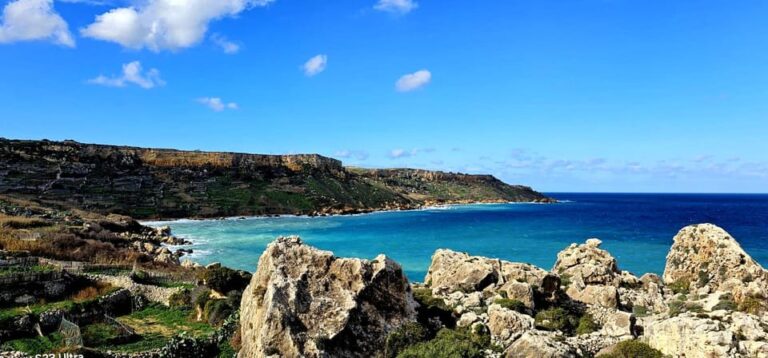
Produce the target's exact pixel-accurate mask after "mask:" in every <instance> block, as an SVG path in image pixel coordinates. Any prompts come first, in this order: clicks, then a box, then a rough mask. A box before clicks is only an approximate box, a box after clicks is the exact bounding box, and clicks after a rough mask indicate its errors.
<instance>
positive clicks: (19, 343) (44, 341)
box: [0, 333, 63, 354]
mask: <svg viewBox="0 0 768 358" xmlns="http://www.w3.org/2000/svg"><path fill="white" fill-rule="evenodd" d="M62 346H63V341H62V338H61V335H60V334H58V333H53V334H51V335H48V336H45V337H35V338H24V339H16V340H12V341H8V342H5V343H3V344H2V345H0V351H3V352H8V351H18V352H24V353H27V354H40V353H43V352H45V353H53V352H59V351H60V349H61V347H62Z"/></svg>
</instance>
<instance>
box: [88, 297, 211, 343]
mask: <svg viewBox="0 0 768 358" xmlns="http://www.w3.org/2000/svg"><path fill="white" fill-rule="evenodd" d="M193 314H194V312H193V311H192V310H185V309H172V308H167V307H164V306H161V305H150V306H148V307H147V308H145V309H143V310H141V311H138V312H134V313H132V314H130V315H127V316H123V317H119V318H117V320H118V321H119V322H120V323H122V324H125V325H127V326H129V327H131V328H133V329H134V330H135V331H136V334H138V335H139V336H140V338H139V339H138V340H137V341H135V342H132V343H128V344H119V345H117V344H108V345H105V346H100V347H95V348H100V349H111V350H115V351H120V352H139V351H145V350H150V349H155V348H160V347H163V346H164V345H165V344H166V343H167V342H168V340H169V339H170V338H171V337H173V336H175V335H177V334H179V333H181V332H186V333H187V334H188V335H189V336H192V337H203V336H207V335H209V334H211V333H213V332H214V328H213V327H212V326H211V325H209V324H208V323H207V322H197V321H195V320H194V317H193Z"/></svg>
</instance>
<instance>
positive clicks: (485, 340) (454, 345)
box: [397, 329, 497, 358]
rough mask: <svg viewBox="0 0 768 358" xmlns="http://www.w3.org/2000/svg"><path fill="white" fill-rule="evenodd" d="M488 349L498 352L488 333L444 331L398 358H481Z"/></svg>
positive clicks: (411, 347) (409, 348)
mask: <svg viewBox="0 0 768 358" xmlns="http://www.w3.org/2000/svg"><path fill="white" fill-rule="evenodd" d="M487 349H493V350H497V347H496V346H494V345H492V344H491V337H490V335H488V334H487V333H476V332H470V331H469V330H467V329H456V330H451V329H442V330H440V332H437V336H435V338H434V339H432V340H429V341H426V342H421V343H417V344H414V345H411V346H409V347H408V348H406V349H405V350H403V351H402V352H400V354H398V355H397V357H398V358H432V357H441V358H481V357H485V353H484V351H485V350H487Z"/></svg>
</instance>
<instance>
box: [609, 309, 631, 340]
mask: <svg viewBox="0 0 768 358" xmlns="http://www.w3.org/2000/svg"><path fill="white" fill-rule="evenodd" d="M634 331H635V316H633V315H632V314H631V313H628V312H622V311H616V312H614V313H613V314H610V315H608V316H607V317H606V319H605V321H604V322H603V328H602V330H601V332H602V333H603V334H605V335H607V336H611V337H626V338H633V335H634Z"/></svg>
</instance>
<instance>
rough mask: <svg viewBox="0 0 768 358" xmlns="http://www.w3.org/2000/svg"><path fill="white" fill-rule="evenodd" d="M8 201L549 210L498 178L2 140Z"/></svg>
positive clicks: (94, 206) (236, 211)
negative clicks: (519, 205) (518, 205)
mask: <svg viewBox="0 0 768 358" xmlns="http://www.w3.org/2000/svg"><path fill="white" fill-rule="evenodd" d="M0 194H5V195H9V196H13V197H18V198H22V199H34V200H39V201H44V202H50V203H56V204H59V205H64V206H68V207H73V208H79V209H85V210H91V211H96V212H100V213H118V214H125V215H130V216H132V217H135V218H143V219H146V218H180V217H220V216H237V215H272V214H306V215H316V214H339V213H355V212H366V211H373V210H384V209H408V208H417V207H420V206H423V205H428V204H436V203H465V202H477V201H482V202H510V201H514V202H528V201H537V202H547V201H549V200H550V199H548V198H547V197H546V196H544V195H542V194H540V193H538V192H536V191H534V190H532V189H531V188H529V187H524V186H511V185H507V184H505V183H503V182H501V181H499V180H498V179H496V178H494V177H492V176H486V175H479V176H476V175H467V174H454V173H443V172H433V171H424V170H414V169H384V170H369V169H359V168H345V167H344V166H343V165H342V163H341V161H338V160H336V159H332V158H327V157H323V156H320V155H314V154H310V155H257V154H243V153H221V152H199V151H179V150H170V149H147V148H136V147H123V146H110V145H95V144H82V143H78V142H74V141H64V142H54V141H46V140H43V141H30V140H9V139H0Z"/></svg>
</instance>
